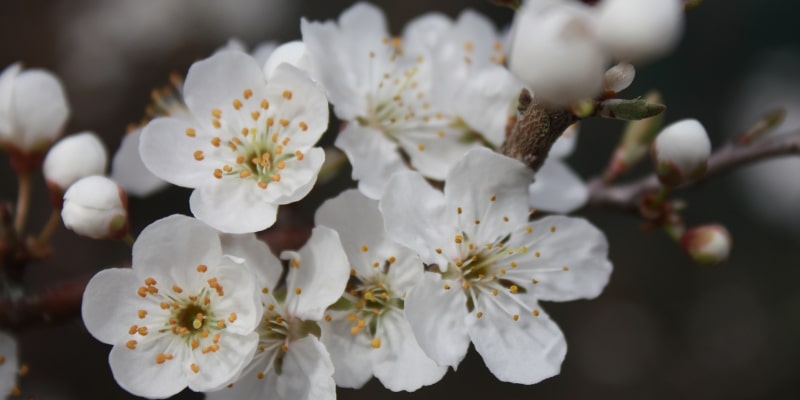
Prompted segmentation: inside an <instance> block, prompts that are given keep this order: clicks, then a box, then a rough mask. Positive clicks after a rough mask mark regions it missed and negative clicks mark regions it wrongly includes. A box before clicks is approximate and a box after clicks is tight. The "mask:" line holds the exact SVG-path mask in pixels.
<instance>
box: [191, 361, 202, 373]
mask: <svg viewBox="0 0 800 400" xmlns="http://www.w3.org/2000/svg"><path fill="white" fill-rule="evenodd" d="M189 368H191V369H192V372H194V373H195V374H196V373H198V372H200V367H198V366H197V364H194V363H192V365H190V366H189Z"/></svg>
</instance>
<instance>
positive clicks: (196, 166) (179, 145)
mask: <svg viewBox="0 0 800 400" xmlns="http://www.w3.org/2000/svg"><path fill="white" fill-rule="evenodd" d="M193 125H194V124H193V123H191V122H189V121H187V120H184V119H179V118H170V117H167V118H156V119H154V120H152V121H150V123H148V124H147V126H145V127H144V129H143V130H142V137H141V138H140V141H139V155H140V156H141V157H142V162H143V163H144V165H145V166H146V167H147V169H149V170H150V172H152V173H153V174H155V175H156V176H157V177H159V178H161V179H164V180H166V181H168V182H170V183H173V184H175V185H178V186H183V187H197V186H200V185H202V184H203V183H204V182H209V181H212V180H213V179H214V178H213V175H212V171H213V170H214V168H222V163H221V162H215V161H214V160H211V159H206V160H204V161H202V162H198V161H196V160H195V158H194V156H193V154H194V152H195V151H197V150H201V151H202V150H204V149H206V148H208V147H211V146H210V143H208V141H202V139H199V138H193V137H189V136H187V135H186V129H187V128H191V127H192V126H193Z"/></svg>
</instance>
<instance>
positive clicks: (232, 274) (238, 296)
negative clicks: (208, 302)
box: [202, 262, 263, 335]
mask: <svg viewBox="0 0 800 400" xmlns="http://www.w3.org/2000/svg"><path fill="white" fill-rule="evenodd" d="M211 278H217V281H218V282H219V284H220V286H221V287H222V288H223V293H224V295H223V296H220V297H219V298H217V299H215V300H214V302H213V311H214V313H215V314H216V315H218V316H219V317H220V318H225V317H228V318H227V321H226V323H225V324H226V327H225V332H227V333H230V334H236V335H247V334H249V333H251V332H253V330H255V329H256V327H257V326H258V324H259V323H260V322H261V313H262V311H263V307H262V305H261V287H260V286H258V284H257V282H256V279H255V275H254V274H253V272H252V271H251V270H250V269H248V268H246V267H245V266H243V265H240V264H235V263H233V262H230V263H229V264H222V265H218V266H215V267H212V266H209V267H208V272H206V273H205V274H203V275H202V280H203V282H204V283H206V281H207V280H208V279H211ZM232 316H235V318H231V317H232Z"/></svg>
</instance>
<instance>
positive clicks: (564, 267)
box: [561, 265, 569, 271]
mask: <svg viewBox="0 0 800 400" xmlns="http://www.w3.org/2000/svg"><path fill="white" fill-rule="evenodd" d="M561 269H563V270H564V271H569V267H568V266H566V265H565V266H563V267H561Z"/></svg>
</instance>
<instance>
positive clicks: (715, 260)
mask: <svg viewBox="0 0 800 400" xmlns="http://www.w3.org/2000/svg"><path fill="white" fill-rule="evenodd" d="M731 245H732V240H731V234H730V233H728V230H727V229H725V227H724V226H722V225H717V224H713V225H703V226H698V227H696V228H692V229H690V230H688V231H686V233H684V234H683V236H681V247H682V248H683V250H684V251H685V252H686V254H688V255H689V257H691V258H692V260H693V261H694V262H695V263H697V264H699V265H703V266H708V267H714V266H717V265H719V264H722V263H723V262H725V260H727V259H728V254H729V253H730V251H731Z"/></svg>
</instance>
